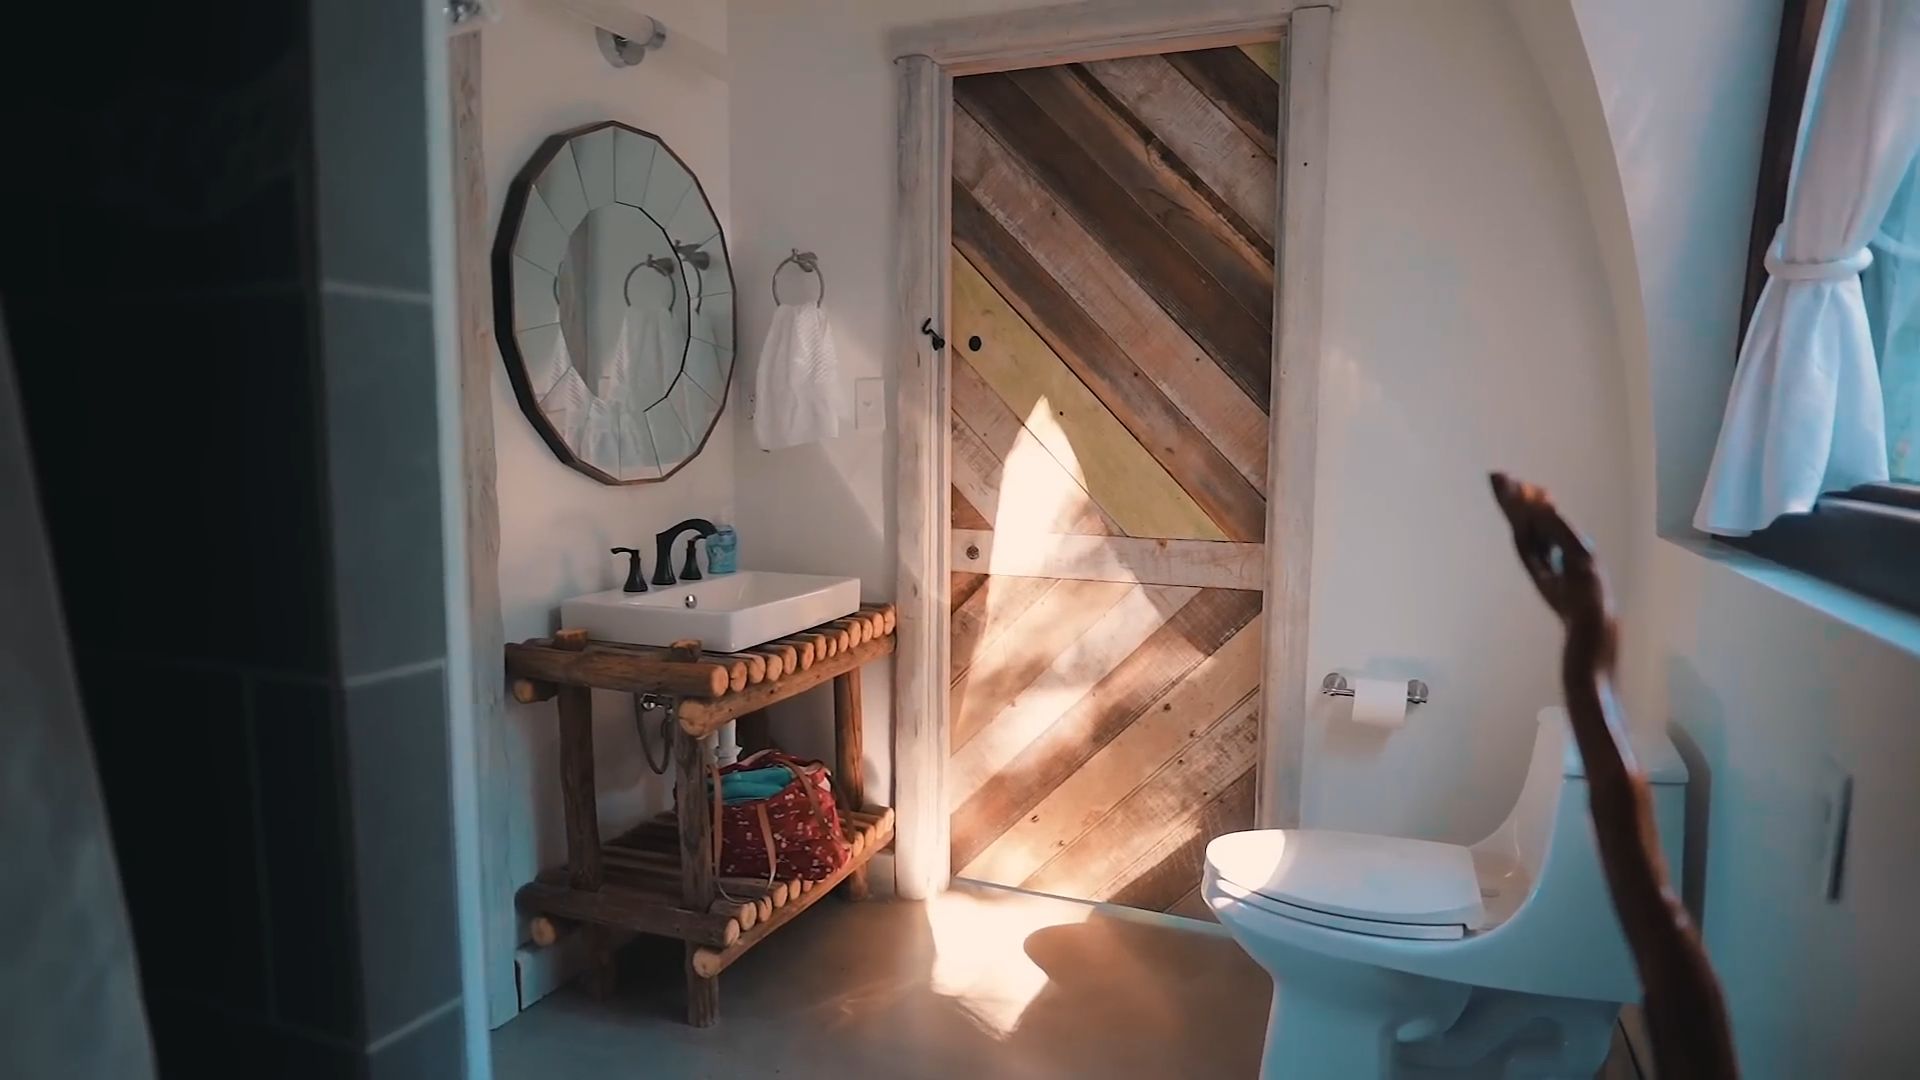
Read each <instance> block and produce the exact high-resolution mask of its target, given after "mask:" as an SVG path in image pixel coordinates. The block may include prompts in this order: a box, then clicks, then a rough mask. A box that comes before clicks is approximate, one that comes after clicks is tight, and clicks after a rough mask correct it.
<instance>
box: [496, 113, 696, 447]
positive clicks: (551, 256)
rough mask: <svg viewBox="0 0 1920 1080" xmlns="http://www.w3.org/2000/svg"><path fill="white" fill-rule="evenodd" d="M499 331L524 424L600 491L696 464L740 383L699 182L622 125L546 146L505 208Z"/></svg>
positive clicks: (499, 254) (499, 245) (661, 147)
mask: <svg viewBox="0 0 1920 1080" xmlns="http://www.w3.org/2000/svg"><path fill="white" fill-rule="evenodd" d="M494 274H495V282H494V294H495V306H496V309H497V310H496V315H495V322H496V330H497V332H498V333H499V335H500V339H501V351H502V353H503V355H504V357H505V359H506V361H507V367H508V371H509V374H511V375H512V376H513V381H514V390H515V393H516V394H517V395H518V396H519V398H520V403H521V407H522V409H523V411H525V412H526V413H527V415H528V418H529V419H530V420H532V421H533V423H534V426H535V427H536V428H537V429H539V430H540V433H541V434H542V436H543V437H545V438H546V440H547V442H548V444H549V445H550V446H552V447H553V449H554V452H555V453H556V454H558V455H559V456H560V458H561V460H563V461H565V462H567V463H568V464H570V465H572V466H574V467H575V468H577V469H580V470H581V471H582V472H586V473H588V474H589V475H592V476H594V477H595V478H596V479H599V480H602V481H603V482H607V483H639V482H644V481H648V480H658V479H662V478H664V477H666V476H669V475H671V474H672V473H673V472H674V471H675V470H676V469H678V468H679V467H680V466H681V465H683V464H685V463H686V461H687V460H689V459H690V458H692V456H693V455H695V454H697V453H698V452H699V451H700V448H701V446H702V445H703V444H704V442H705V441H706V438H707V435H708V433H709V432H710V431H711V430H712V428H713V425H714V423H715V422H716V421H717V420H718V419H719V415H720V410H721V408H722V407H723V405H724V403H725V401H726V395H727V388H728V385H729V383H730V382H731V379H732V374H733V342H734V325H733V295H732V294H733V272H732V268H731V266H730V264H729V262H728V259H727V250H726V238H725V236H724V235H723V233H722V231H721V229H720V225H719V220H718V219H717V218H716V217H715V215H714V213H713V207H712V206H711V205H710V204H708V202H707V199H706V194H705V193H704V192H703V191H702V190H701V188H700V185H699V182H698V180H697V179H695V177H694V176H693V174H692V173H691V172H689V171H688V170H687V168H686V166H685V165H684V163H682V162H681V161H680V159H679V157H678V156H676V155H675V154H674V153H673V151H672V150H670V149H668V148H667V147H666V146H665V144H663V143H661V142H660V141H659V140H658V139H657V138H655V137H654V136H652V135H649V134H646V133H645V132H640V131H635V130H634V129H632V128H628V127H626V126H624V125H620V124H616V123H611V122H609V123H602V124H596V125H593V126H591V127H588V128H583V129H580V130H577V131H573V132H567V133H563V134H561V135H558V136H555V137H554V138H552V139H549V140H548V141H547V142H546V143H545V144H543V145H542V147H541V149H540V151H539V152H538V153H536V154H535V155H534V158H533V160H532V161H531V162H529V163H528V165H527V167H526V169H525V170H523V171H522V173H521V175H520V176H519V177H518V178H516V179H515V181H514V184H513V187H512V189H511V190H510V191H509V194H508V206H507V213H506V215H505V216H504V217H503V220H502V224H501V234H500V237H499V238H498V239H497V241H496V244H495V251H494Z"/></svg>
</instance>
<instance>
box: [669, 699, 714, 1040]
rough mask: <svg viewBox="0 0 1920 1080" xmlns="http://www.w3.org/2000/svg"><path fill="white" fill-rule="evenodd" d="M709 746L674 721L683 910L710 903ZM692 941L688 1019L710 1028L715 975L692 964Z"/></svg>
mask: <svg viewBox="0 0 1920 1080" xmlns="http://www.w3.org/2000/svg"><path fill="white" fill-rule="evenodd" d="M712 753H713V751H712V750H711V749H710V748H709V747H708V745H707V740H706V739H697V738H694V737H693V736H691V735H688V734H687V733H686V732H685V731H684V730H682V729H681V727H680V725H679V724H678V723H675V724H674V725H673V763H674V777H673V810H674V816H675V817H676V818H677V819H678V821H679V827H680V900H681V903H682V904H683V905H684V906H685V907H686V909H687V910H688V911H706V910H707V909H708V907H709V906H710V905H712V903H713V898H714V895H715V893H714V882H713V827H714V821H713V802H712V800H711V799H710V798H709V797H708V794H707V769H708V764H709V761H710V758H711V755H712ZM696 949H698V946H697V945H694V944H693V943H691V942H689V943H687V945H686V955H685V957H684V962H685V964H686V970H687V1023H689V1024H691V1025H692V1026H694V1027H712V1026H713V1024H714V1022H715V1021H717V1020H719V1019H720V979H719V977H718V976H706V975H702V974H700V973H699V972H698V971H696V970H695V969H694V964H693V960H694V952H695V950H696Z"/></svg>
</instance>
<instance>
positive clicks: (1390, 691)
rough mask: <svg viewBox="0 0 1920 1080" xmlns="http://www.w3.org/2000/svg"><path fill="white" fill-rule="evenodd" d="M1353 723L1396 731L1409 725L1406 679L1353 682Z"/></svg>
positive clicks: (1357, 680)
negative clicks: (1403, 725)
mask: <svg viewBox="0 0 1920 1080" xmlns="http://www.w3.org/2000/svg"><path fill="white" fill-rule="evenodd" d="M1349 685H1351V686H1352V687H1353V722H1354V723H1356V724H1365V725H1367V726H1368V727H1377V728H1397V727H1399V726H1400V725H1402V724H1404V723H1406V722H1407V682H1406V680H1405V679H1352V680H1349Z"/></svg>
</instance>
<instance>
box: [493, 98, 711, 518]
mask: <svg viewBox="0 0 1920 1080" xmlns="http://www.w3.org/2000/svg"><path fill="white" fill-rule="evenodd" d="M609 128H611V129H614V130H616V131H625V132H628V133H630V134H633V135H638V136H640V137H642V138H647V139H652V140H653V141H654V143H655V144H656V145H657V146H658V148H659V149H660V150H661V151H663V152H665V153H666V154H667V156H668V157H671V158H672V159H673V160H674V162H675V163H676V164H678V165H679V166H680V168H681V169H682V170H683V171H685V172H686V174H687V176H688V178H689V179H690V180H692V182H693V188H692V190H693V191H694V192H695V193H697V194H698V195H699V196H700V198H701V200H702V201H703V202H705V203H706V206H707V209H708V210H709V211H712V212H713V219H714V222H715V223H716V230H717V231H716V232H715V237H716V238H717V239H718V240H719V243H720V257H721V258H722V259H724V260H725V261H726V264H727V292H728V295H729V296H737V295H738V293H739V283H738V282H737V281H736V280H735V279H734V276H733V254H732V252H730V251H729V250H728V249H727V230H726V227H725V226H724V225H720V224H719V221H720V215H719V213H718V212H717V211H713V200H712V199H709V198H708V197H707V189H706V187H705V186H704V185H702V184H701V182H700V174H699V173H697V172H695V171H694V169H693V167H692V166H690V165H688V164H687V161H686V159H685V158H683V157H681V156H680V155H679V153H677V152H676V151H675V150H674V149H673V147H672V146H670V145H668V144H667V140H665V139H663V138H661V137H660V136H659V135H656V134H654V133H653V132H651V131H646V130H644V129H641V128H637V127H634V126H633V125H631V124H623V123H621V122H620V121H618V120H599V121H595V122H594V123H591V124H583V125H581V126H580V127H575V128H569V129H567V130H565V131H560V132H555V133H554V134H552V135H549V136H547V137H546V138H545V139H543V140H541V143H540V145H539V147H538V148H536V149H535V150H534V152H533V155H532V156H531V157H529V158H528V159H527V163H526V164H525V165H522V166H521V167H520V171H519V172H517V173H515V174H514V177H513V180H512V182H511V183H509V184H508V185H507V197H506V202H505V204H504V205H503V206H502V207H501V210H500V223H499V225H498V226H497V227H496V228H495V229H494V234H493V252H492V258H491V262H492V271H493V336H494V340H495V341H496V343H497V344H498V345H499V348H500V359H501V361H502V363H504V364H505V365H506V369H507V378H508V379H509V380H510V381H511V382H512V383H513V396H514V399H515V400H516V401H518V402H519V403H520V411H521V413H523V414H524V415H525V416H526V418H527V421H528V422H529V423H531V424H532V425H533V429H534V430H535V431H537V432H539V433H540V437H541V439H543V440H545V442H546V444H547V446H548V448H550V449H551V450H552V451H553V453H554V456H555V457H557V458H559V459H560V461H561V462H562V463H563V464H565V465H567V466H568V467H570V468H572V469H575V470H577V471H579V472H583V473H585V474H587V475H588V476H591V477H593V478H594V479H595V480H598V481H600V482H601V483H603V484H608V485H612V486H616V487H626V486H630V485H634V484H658V483H660V482H662V481H665V480H668V479H671V478H672V477H673V476H674V475H675V474H676V473H678V472H679V471H680V470H681V469H683V468H686V466H687V465H688V463H690V462H692V461H693V459H694V458H697V457H699V456H700V454H701V452H702V451H704V450H705V449H706V448H707V440H708V439H710V438H712V437H713V431H714V429H715V428H717V427H719V426H720V418H721V417H723V416H725V415H726V412H727V398H728V397H729V396H731V394H732V391H733V373H734V369H735V368H736V367H737V366H738V364H739V336H740V335H739V331H740V313H739V310H738V309H737V308H736V309H735V310H734V311H733V312H732V313H731V314H730V316H729V317H730V318H731V319H732V320H733V333H732V334H731V335H729V336H730V338H731V339H732V341H733V345H732V348H731V350H730V351H731V353H732V355H731V357H730V358H729V362H728V364H727V378H726V383H725V384H724V385H723V386H722V387H721V393H720V401H719V408H717V409H715V410H714V413H713V419H712V420H711V421H710V422H709V423H708V424H707V427H706V430H705V431H702V432H700V434H699V439H698V441H697V442H696V443H695V444H694V447H693V450H692V451H691V452H689V453H688V454H687V456H686V457H684V458H681V459H680V461H679V462H678V463H676V464H675V465H674V466H673V468H671V469H665V470H663V471H662V472H661V473H660V475H659V476H644V477H636V478H634V479H631V480H623V479H621V478H620V477H617V476H614V475H613V474H611V473H609V472H607V471H606V470H605V469H602V468H600V467H598V466H596V465H594V464H592V463H591V462H588V461H586V460H585V459H583V458H582V457H580V455H579V454H578V453H576V452H575V451H574V449H573V447H571V446H569V445H568V444H567V441H566V440H565V439H564V438H562V437H561V435H560V432H559V430H558V429H556V428H555V427H554V426H553V422H552V421H551V420H549V419H547V414H546V413H545V411H543V410H542V409H541V408H540V399H539V397H538V395H536V394H535V393H534V390H533V383H532V381H531V380H530V379H529V378H528V375H527V362H526V357H525V355H524V354H523V353H522V352H521V351H520V343H519V341H518V340H517V339H516V338H515V337H514V310H513V257H514V243H515V241H517V240H518V239H519V236H520V226H521V224H522V222H523V221H524V220H525V217H526V212H527V199H528V198H529V196H530V195H531V193H532V192H533V190H534V181H535V180H536V179H537V178H538V177H539V176H540V175H541V174H542V173H543V172H545V171H546V168H547V166H548V165H549V164H551V163H552V162H553V159H554V158H555V157H557V156H559V154H560V151H561V150H562V149H564V148H565V147H567V146H568V145H569V144H570V143H572V142H573V140H575V139H578V138H581V137H582V136H586V135H591V134H593V133H594V132H596V131H603V130H607V129H609ZM636 209H638V208H637V207H636ZM641 212H642V213H645V211H644V210H643V211H641ZM656 224H657V223H656ZM661 230H662V232H663V233H664V232H665V226H664V225H662V226H661ZM667 239H668V241H669V242H671V241H673V240H674V239H675V238H674V237H673V236H672V235H670V234H669V235H668V237H667ZM681 265H682V267H683V268H684V267H685V261H684V260H681ZM682 277H683V279H684V277H685V274H684V272H683V274H682ZM685 365H686V355H685V352H684V347H683V351H682V354H681V367H682V373H681V374H680V375H676V376H675V378H676V379H679V378H683V377H685V375H684V371H685ZM688 434H689V435H691V434H692V432H689V433H688Z"/></svg>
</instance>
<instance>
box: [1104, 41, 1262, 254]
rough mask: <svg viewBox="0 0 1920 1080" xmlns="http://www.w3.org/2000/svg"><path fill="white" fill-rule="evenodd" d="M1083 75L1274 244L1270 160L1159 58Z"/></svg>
mask: <svg viewBox="0 0 1920 1080" xmlns="http://www.w3.org/2000/svg"><path fill="white" fill-rule="evenodd" d="M1085 66H1086V69H1087V70H1088V71H1089V72H1091V73H1092V74H1093V76H1094V78H1096V79H1098V80H1100V85H1102V86H1104V87H1106V88H1107V90H1108V91H1109V92H1111V93H1112V94H1113V96H1114V97H1115V98H1117V99H1119V101H1120V102H1121V103H1122V104H1124V105H1125V106H1126V107H1127V110H1128V111H1129V112H1131V113H1133V115H1135V116H1137V117H1139V118H1140V119H1141V121H1142V122H1144V123H1145V124H1146V125H1147V126H1148V127H1149V128H1151V129H1152V130H1153V133H1154V135H1156V136H1158V137H1159V139H1160V140H1161V141H1162V142H1164V143H1166V144H1167V147H1168V149H1170V150H1172V151H1173V152H1174V153H1175V154H1176V155H1178V156H1179V158H1180V160H1181V161H1183V162H1185V163H1186V164H1187V167H1188V168H1190V169H1192V170H1193V171H1194V174H1195V175H1197V176H1199V177H1200V179H1201V180H1202V181H1204V182H1205V183H1206V185H1207V186H1208V187H1210V188H1212V189H1213V190H1214V192H1215V193H1216V194H1218V195H1219V196H1220V198H1221V199H1222V200H1224V201H1225V202H1226V204H1227V205H1228V206H1231V207H1233V209H1234V212H1235V213H1237V214H1239V215H1240V216H1241V217H1242V218H1243V219H1245V220H1246V222H1247V223H1248V224H1250V225H1252V226H1253V227H1254V229H1255V230H1256V231H1258V232H1259V233H1260V235H1261V236H1264V237H1266V238H1267V240H1268V242H1272V240H1273V236H1274V231H1275V226H1276V221H1275V219H1276V217H1277V216H1278V210H1279V201H1278V200H1277V198H1276V197H1275V195H1274V191H1275V188H1274V182H1275V181H1274V177H1275V173H1274V168H1275V166H1274V160H1273V158H1271V157H1269V156H1268V155H1267V154H1265V153H1263V152H1262V151H1261V149H1260V148H1259V147H1258V146H1256V145H1254V144H1253V142H1252V141H1251V140H1250V139H1248V138H1247V137H1246V136H1245V135H1243V134H1241V132H1240V129H1239V128H1238V127H1236V126H1235V125H1234V122H1233V121H1232V120H1229V119H1228V118H1227V116H1226V114H1225V113H1223V112H1221V111H1220V107H1219V106H1218V105H1216V104H1214V103H1213V102H1212V101H1210V100H1208V98H1207V96H1206V95H1205V94H1202V93H1201V92H1200V91H1199V90H1198V89H1196V88H1195V87H1194V85H1193V84H1192V83H1190V82H1188V81H1187V80H1186V78H1185V77H1184V76H1182V75H1181V74H1180V73H1179V72H1177V71H1175V70H1174V69H1173V65H1171V64H1169V63H1167V61H1166V59H1165V58H1164V57H1159V56H1131V57H1127V58H1126V59H1124V60H1098V61H1094V62H1092V63H1089V64H1087V65H1085Z"/></svg>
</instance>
